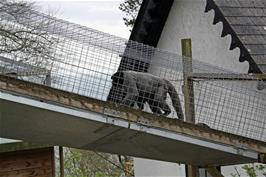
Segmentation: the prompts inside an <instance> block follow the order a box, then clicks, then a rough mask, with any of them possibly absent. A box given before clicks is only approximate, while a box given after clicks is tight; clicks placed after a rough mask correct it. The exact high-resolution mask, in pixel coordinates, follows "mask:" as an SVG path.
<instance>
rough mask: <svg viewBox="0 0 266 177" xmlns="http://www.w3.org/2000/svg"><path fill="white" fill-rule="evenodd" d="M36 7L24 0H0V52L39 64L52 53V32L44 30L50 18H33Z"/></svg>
mask: <svg viewBox="0 0 266 177" xmlns="http://www.w3.org/2000/svg"><path fill="white" fill-rule="evenodd" d="M35 8H36V6H35V4H34V3H32V2H29V1H23V0H1V2H0V55H8V56H12V57H14V58H16V59H17V60H23V61H30V62H31V63H32V62H33V63H34V64H35V65H40V64H41V63H42V62H43V61H44V60H46V59H48V58H49V57H50V55H51V47H52V44H54V43H55V41H54V39H53V38H52V36H51V35H49V34H48V33H47V32H46V31H45V30H43V29H45V28H47V26H48V25H49V20H48V19H45V18H39V19H32V18H33V16H32V14H33V12H34V10H35Z"/></svg>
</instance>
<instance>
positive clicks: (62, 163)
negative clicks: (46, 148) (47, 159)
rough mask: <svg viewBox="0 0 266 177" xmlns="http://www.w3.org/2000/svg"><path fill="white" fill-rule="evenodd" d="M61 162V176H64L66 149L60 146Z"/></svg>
mask: <svg viewBox="0 0 266 177" xmlns="http://www.w3.org/2000/svg"><path fill="white" fill-rule="evenodd" d="M59 164H60V177H64V176H65V174H64V149H63V147H62V146H59Z"/></svg>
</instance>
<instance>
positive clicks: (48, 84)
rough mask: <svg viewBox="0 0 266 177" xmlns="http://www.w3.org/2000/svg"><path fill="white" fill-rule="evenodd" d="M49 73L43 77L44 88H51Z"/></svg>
mask: <svg viewBox="0 0 266 177" xmlns="http://www.w3.org/2000/svg"><path fill="white" fill-rule="evenodd" d="M51 82H52V81H51V73H50V72H49V73H48V74H46V76H45V81H44V85H46V86H51Z"/></svg>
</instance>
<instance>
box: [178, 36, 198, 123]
mask: <svg viewBox="0 0 266 177" xmlns="http://www.w3.org/2000/svg"><path fill="white" fill-rule="evenodd" d="M181 46H182V56H184V57H183V79H184V82H183V93H184V100H185V117H186V119H185V120H186V122H190V123H195V109H194V93H193V80H192V73H193V69H192V44H191V39H182V40H181Z"/></svg>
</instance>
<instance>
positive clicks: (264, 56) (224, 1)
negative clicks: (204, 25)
mask: <svg viewBox="0 0 266 177" xmlns="http://www.w3.org/2000/svg"><path fill="white" fill-rule="evenodd" d="M212 9H213V10H214V11H215V17H214V21H213V23H214V24H216V23H218V22H223V31H222V37H224V36H226V35H228V34H230V35H231V36H232V42H231V46H230V50H233V49H235V48H236V47H239V48H240V57H239V61H240V62H243V61H248V62H249V63H250V68H249V72H252V73H260V72H266V1H265V0H207V6H206V12H208V11H209V10H212Z"/></svg>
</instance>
